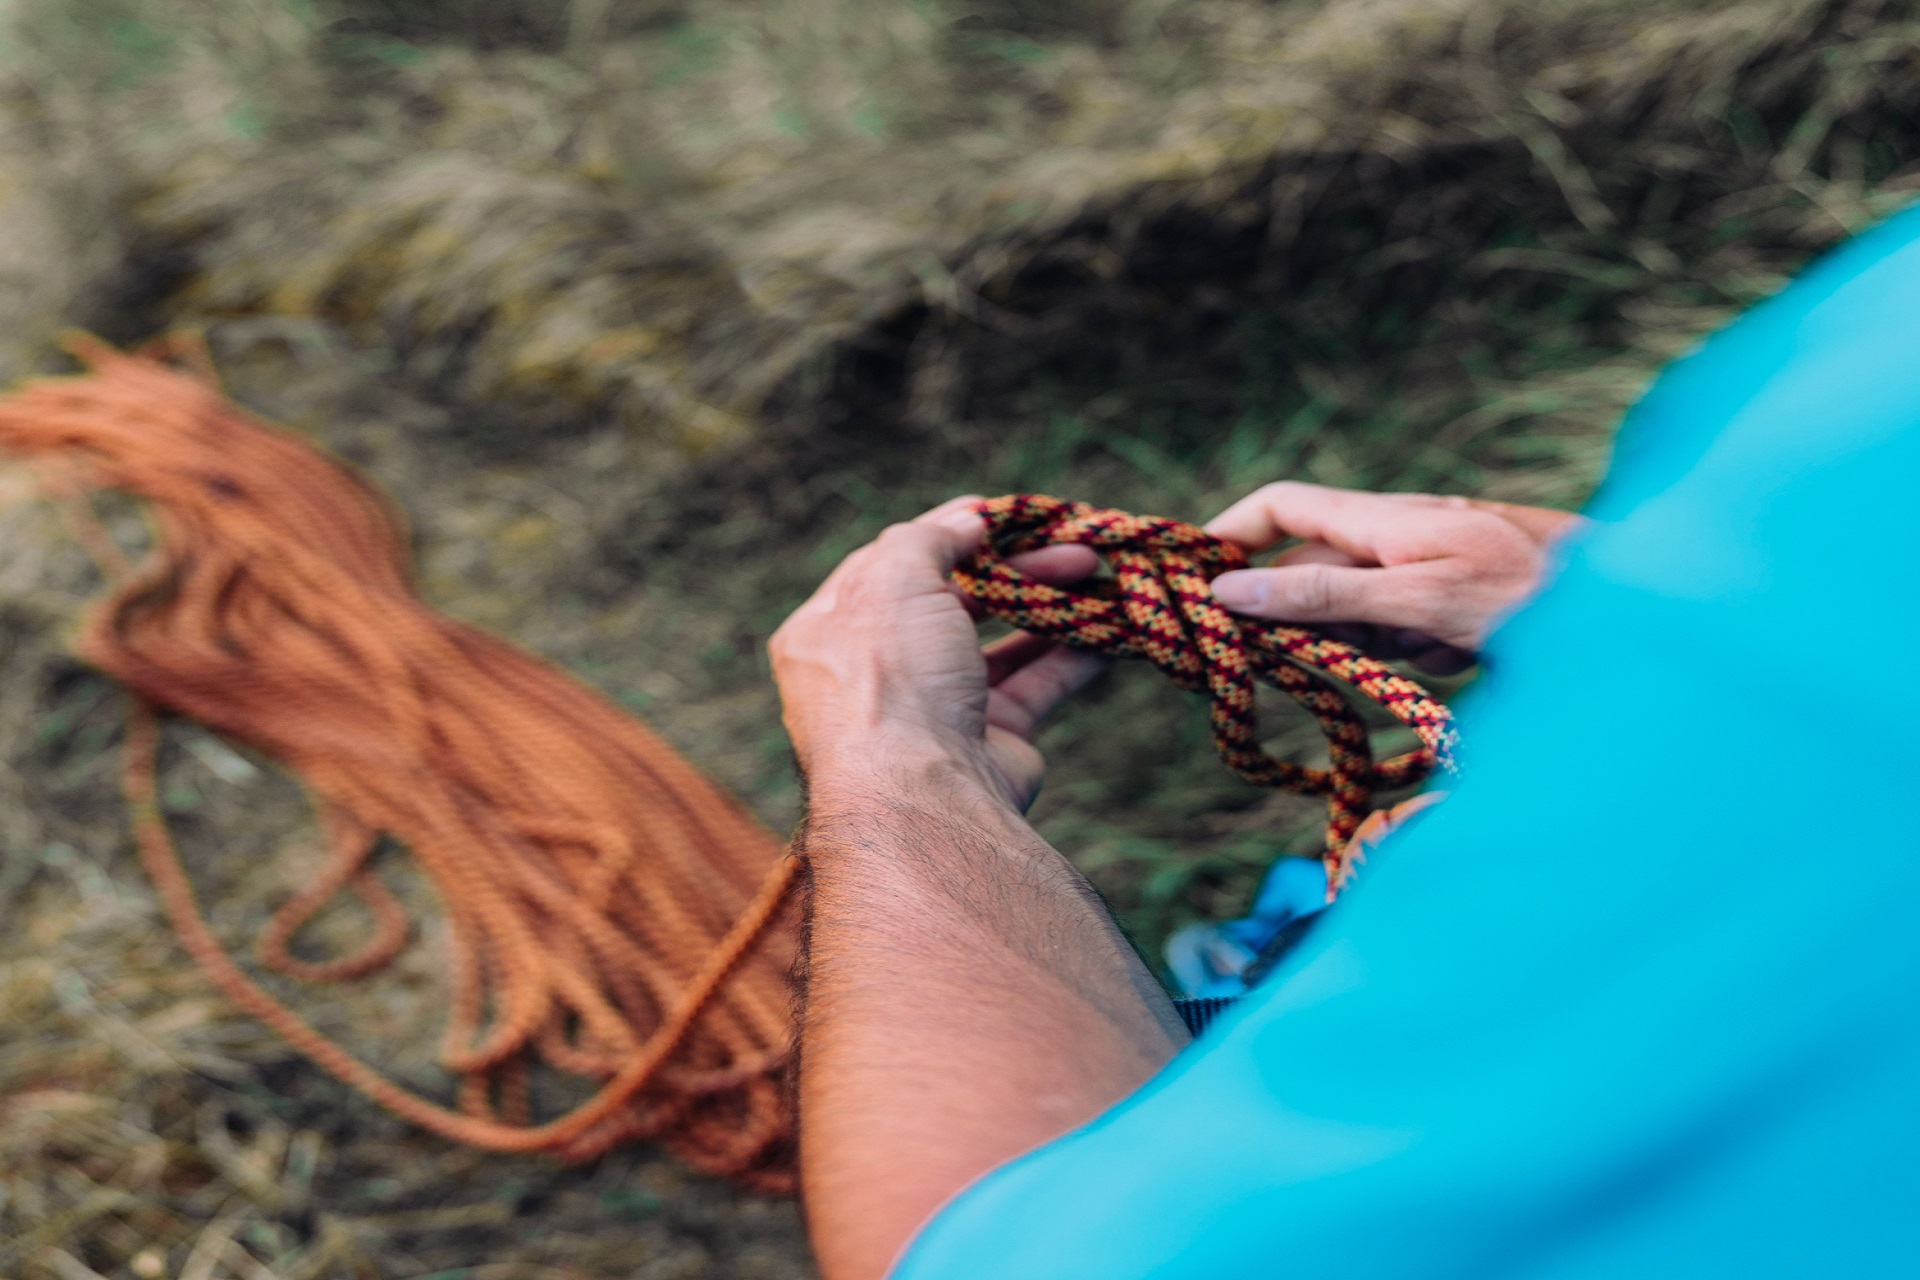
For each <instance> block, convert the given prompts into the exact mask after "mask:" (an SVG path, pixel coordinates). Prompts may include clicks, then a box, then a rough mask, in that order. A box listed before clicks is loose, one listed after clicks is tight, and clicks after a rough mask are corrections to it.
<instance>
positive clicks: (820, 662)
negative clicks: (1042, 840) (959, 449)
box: [769, 497, 1103, 810]
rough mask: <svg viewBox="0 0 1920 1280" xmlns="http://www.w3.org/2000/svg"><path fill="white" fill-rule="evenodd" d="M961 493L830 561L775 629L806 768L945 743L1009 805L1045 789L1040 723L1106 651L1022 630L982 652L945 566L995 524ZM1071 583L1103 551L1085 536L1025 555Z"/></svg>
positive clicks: (942, 750) (1022, 564)
mask: <svg viewBox="0 0 1920 1280" xmlns="http://www.w3.org/2000/svg"><path fill="white" fill-rule="evenodd" d="M977 501H979V499H977V498H973V497H962V498H955V499H953V500H952V501H951V502H946V503H943V504H941V505H940V506H938V507H935V508H934V509H933V510H931V511H929V512H927V513H926V514H925V515H923V516H920V517H919V518H918V519H916V520H913V521H911V522H909V523H906V524H897V525H894V526H892V527H891V528H889V529H887V530H886V531H885V532H884V533H882V534H881V535H880V536H879V537H878V538H877V539H875V540H874V541H873V542H871V543H869V544H868V545H867V546H865V547H862V548H861V549H860V550H858V551H856V552H854V553H853V554H852V555H850V556H848V557H847V558H846V560H845V561H843V562H842V563H841V565H840V567H839V568H837V569H835V570H834V571H833V574H832V576H830V577H829V578H828V579H827V580H826V582H825V583H823V584H822V585H821V587H820V590H819V591H818V592H816V593H815V594H814V596H813V598H812V599H811V600H809V601H807V603H806V604H804V605H802V606H801V607H800V608H799V609H798V610H797V611H795V613H794V614H793V616H792V617H790V618H788V619H787V621H786V623H785V624H784V625H783V626H781V628H780V630H779V631H778V632H776V633H775V634H774V637H773V642H772V644H771V645H770V647H769V652H770V653H771V655H772V658H773V670H774V678H775V680H777V681H778V682H779V685H780V694H781V700H782V704H783V706H784V709H785V717H786V724H787V732H788V733H789V735H790V736H791V737H792V739H793V743H794V750H795V752H796V753H797V754H798V756H799V759H800V766H801V769H802V770H803V771H804V772H805V773H806V774H807V775H808V776H809V777H818V776H819V775H820V774H822V773H823V772H824V771H830V770H834V769H838V768H845V767H849V766H852V767H858V766H860V765H862V764H864V763H865V762H868V761H873V760H900V759H902V758H905V759H909V760H921V759H924V758H926V757H927V756H929V755H941V756H944V757H946V758H948V759H949V760H951V761H953V762H955V763H957V764H959V765H960V766H961V767H963V768H970V769H973V770H977V771H978V772H979V774H980V776H981V778H982V779H983V780H985V781H987V782H988V783H989V784H990V785H991V786H992V787H993V788H994V790H995V791H997V792H998V794H999V795H1000V796H1001V797H1002V798H1003V799H1005V800H1006V802H1007V803H1008V804H1009V805H1011V806H1012V807H1014V808H1016V809H1019V810H1024V809H1025V808H1026V806H1027V805H1028V804H1030V803H1031V802H1032V800H1033V797H1034V794H1035V793H1036V792H1037V791H1038V790H1039V789H1040V778H1041V773H1042V769H1043V766H1042V762H1041V759H1040V753H1039V752H1038V751H1036V750H1034V747H1033V744H1032V741H1031V739H1032V736H1033V730H1034V728H1035V727H1036V726H1037V725H1038V723H1039V721H1040V720H1041V718H1042V717H1044V716H1045V715H1046V713H1047V712H1048V711H1049V710H1051V709H1052V707H1053V706H1054V705H1055V704H1056V703H1058V702H1059V701H1060V700H1061V699H1062V698H1064V697H1066V696H1067V695H1068V694H1071V693H1072V692H1073V691H1074V690H1076V689H1078V688H1079V687H1080V686H1081V685H1083V684H1085V683H1086V682H1087V681H1088V680H1089V679H1090V678H1092V676H1093V675H1094V674H1096V673H1097V672H1098V671H1099V670H1100V669H1101V667H1102V665H1103V660H1102V659H1100V658H1097V657H1094V656H1093V655H1090V654H1086V653H1081V652H1078V651H1076V650H1072V649H1064V648H1061V647H1059V646H1057V645H1054V644H1052V643H1051V642H1049V641H1046V640H1042V639H1039V638H1038V637H1035V636H1030V635H1026V634H1024V633H1017V634H1015V635H1012V636H1008V637H1007V638H1006V639H1005V640H1002V641H1000V642H998V643H997V644H994V645H992V646H990V647H989V648H988V649H987V650H986V651H985V652H984V653H983V652H982V650H981V649H980V645H979V641H978V639H977V638H976V636H975V633H974V621H975V613H974V611H973V606H972V603H971V602H970V601H968V600H967V599H966V598H965V597H963V596H962V595H961V594H960V593H959V592H958V591H956V590H954V589H953V588H952V587H951V586H950V585H949V584H948V582H947V578H946V575H947V572H948V571H949V570H951V569H952V568H953V567H954V566H955V565H956V564H958V563H960V561H962V560H964V559H965V558H966V557H967V556H969V555H971V554H972V553H973V551H974V550H975V549H976V548H978V547H979V545H980V540H981V538H982V537H983V536H984V535H985V532H986V526H985V524H984V522H983V521H982V520H981V519H980V517H979V516H977V515H975V514H973V512H972V510H971V507H972V505H973V504H974V503H975V502H977ZM1012 563H1013V564H1014V566H1015V567H1017V568H1018V569H1020V570H1021V571H1022V572H1024V573H1027V574H1029V575H1030V576H1032V577H1035V578H1038V579H1040V580H1041V581H1043V582H1050V583H1054V584H1064V583H1068V582H1073V581H1076V580H1078V579H1080V578H1084V577H1086V576H1087V575H1088V574H1090V573H1092V572H1093V570H1094V568H1095V567H1096V565H1097V560H1096V557H1095V556H1094V553H1093V552H1092V551H1091V550H1089V549H1087V548H1086V547H1066V546H1063V547H1047V548H1043V549H1041V550H1039V551H1034V552H1029V553H1028V554H1026V555H1024V556H1015V557H1014V558H1013V560H1012Z"/></svg>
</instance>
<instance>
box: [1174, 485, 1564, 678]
mask: <svg viewBox="0 0 1920 1280" xmlns="http://www.w3.org/2000/svg"><path fill="white" fill-rule="evenodd" d="M1579 522H1580V517H1578V516H1575V515H1570V514H1568V513H1566V512H1564V511H1549V510H1546V509H1544V508H1540V507H1522V506H1515V505H1512V504H1510V503H1504V502H1485V501H1481V500H1478V499H1473V498H1456V497H1438V496H1436V495H1433V494H1425V493H1360V492H1354V491H1351V490H1345V489H1330V488H1326V487H1324V486H1321V485H1314V484H1298V483H1294V482H1291V481H1284V482H1281V483H1279V484H1270V485H1267V486H1266V487H1265V488H1263V489H1259V490H1257V491H1256V492H1254V493H1252V494H1250V495H1248V496H1247V497H1245V498H1242V499H1241V500H1240V501H1239V502H1236V503H1234V504H1233V506H1231V507H1229V508H1227V510H1226V511H1224V512H1222V513H1221V514H1220V515H1219V516H1217V517H1215V518H1214V520H1213V521H1212V522H1211V523H1209V524H1208V525H1207V530H1208V532H1210V533H1213V534H1216V535H1218V536H1220V537H1222V538H1225V539H1227V540H1228V541H1229V542H1233V543H1237V544H1238V545H1239V546H1241V547H1242V548H1244V549H1245V550H1246V551H1248V552H1249V553H1253V552H1259V551H1264V550H1266V549H1267V548H1268V547H1271V546H1273V545H1275V544H1276V543H1279V542H1281V541H1284V540H1285V539H1287V538H1300V539H1302V544H1301V545H1300V546H1297V547H1294V548H1292V549H1291V550H1289V551H1287V552H1286V553H1285V554H1283V555H1281V556H1280V557H1279V559H1278V560H1276V561H1275V562H1274V564H1273V565H1272V566H1270V567H1267V568H1261V569H1242V570H1238V571H1235V572H1233V573H1223V574H1221V575H1220V576H1219V577H1218V578H1216V579H1214V582H1213V594H1214V598H1215V599H1216V600H1218V601H1219V602H1220V603H1221V604H1223V605H1225V606H1226V607H1227V608H1229V609H1231V610H1233V611H1234V612H1235V613H1239V614H1244V615H1246V616H1247V617H1253V618H1268V619H1272V620H1273V621H1276V622H1293V623H1300V624H1305V625H1313V626H1316V627H1320V628H1322V629H1324V630H1327V631H1329V632H1331V633H1333V634H1334V635H1336V637H1337V638H1341V639H1347V640H1350V641H1351V642H1352V643H1355V644H1358V645H1359V646H1360V647H1361V648H1364V649H1367V650H1368V651H1369V652H1372V653H1375V654H1377V655H1379V656H1382V657H1409V658H1411V659H1413V661H1414V662H1415V663H1416V664H1418V665H1419V666H1421V667H1423V668H1425V669H1426V670H1428V671H1432V672H1435V673H1437V674H1450V673H1452V672H1454V671H1460V670H1464V669H1465V668H1466V667H1467V666H1469V665H1471V664H1472V662H1473V661H1474V654H1476V653H1477V652H1478V651H1479V649H1480V646H1481V645H1482V644H1484V643H1485V641H1486V638H1487V633H1488V632H1489V631H1490V630H1491V629H1492V628H1493V625H1494V623H1496V622H1497V621H1499V619H1500V618H1501V617H1502V616H1503V615H1504V614H1506V613H1508V612H1509V611H1511V610H1512V609H1514V608H1515V607H1516V606H1518V605H1519V604H1520V603H1522V602H1523V601H1525V600H1526V599H1527V598H1528V597H1529V596H1531V595H1532V594H1533V593H1534V592H1535V591H1537V590H1539V588H1540V584H1541V580H1542V578H1543V576H1544V575H1545V572H1546V566H1547V559H1548V554H1549V551H1550V550H1551V547H1552V545H1553V543H1554V542H1555V541H1556V540H1557V539H1558V538H1560V537H1561V536H1562V535H1564V534H1565V533H1566V532H1568V531H1569V530H1571V529H1572V528H1573V527H1575V526H1577V525H1578V524H1579Z"/></svg>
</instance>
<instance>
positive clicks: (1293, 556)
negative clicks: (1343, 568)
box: [1273, 542, 1360, 565]
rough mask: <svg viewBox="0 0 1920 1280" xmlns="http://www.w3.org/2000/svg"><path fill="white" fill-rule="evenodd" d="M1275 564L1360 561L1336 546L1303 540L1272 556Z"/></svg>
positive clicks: (1351, 562) (1350, 562) (1347, 562)
mask: <svg viewBox="0 0 1920 1280" xmlns="http://www.w3.org/2000/svg"><path fill="white" fill-rule="evenodd" d="M1273 563H1274V564H1275V565H1283V564H1350V565H1357V564H1359V563H1360V562H1359V561H1358V560H1356V559H1355V558H1354V557H1353V556H1351V555H1348V554H1347V553H1346V552H1344V551H1342V550H1341V549H1340V548H1338V547H1333V546H1328V545H1327V544H1326V543H1324V542H1303V543H1301V544H1300V545H1299V546H1297V547H1292V548H1289V549H1288V550H1286V551H1283V552H1281V553H1280V554H1279V555H1277V556H1275V557H1274V558H1273Z"/></svg>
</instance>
